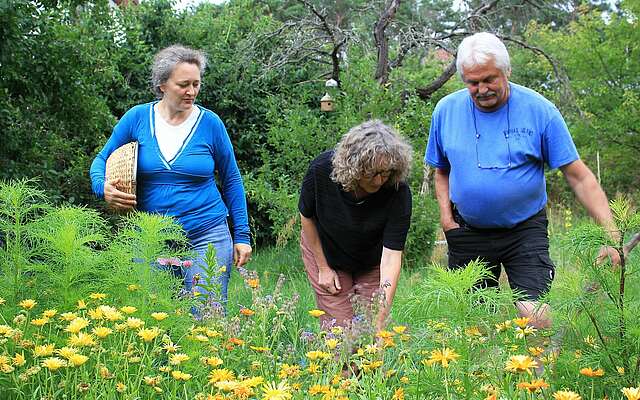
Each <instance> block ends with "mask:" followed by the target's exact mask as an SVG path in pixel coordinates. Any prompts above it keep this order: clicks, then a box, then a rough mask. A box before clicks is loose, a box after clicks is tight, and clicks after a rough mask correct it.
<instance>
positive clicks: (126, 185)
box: [104, 142, 138, 194]
mask: <svg viewBox="0 0 640 400" xmlns="http://www.w3.org/2000/svg"><path fill="white" fill-rule="evenodd" d="M137 173H138V142H131V143H127V144H125V145H122V146H120V147H118V148H117V149H116V150H115V151H114V152H113V153H111V155H110V156H109V158H108V159H107V168H106V171H105V174H104V178H105V180H106V181H107V182H108V181H110V180H113V179H120V183H119V184H118V187H117V189H118V190H120V191H123V192H125V193H129V194H136V175H137Z"/></svg>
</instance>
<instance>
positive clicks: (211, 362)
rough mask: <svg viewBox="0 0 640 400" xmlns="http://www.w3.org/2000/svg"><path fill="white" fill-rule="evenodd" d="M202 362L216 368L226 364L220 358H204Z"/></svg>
mask: <svg viewBox="0 0 640 400" xmlns="http://www.w3.org/2000/svg"><path fill="white" fill-rule="evenodd" d="M200 361H202V363H203V364H205V365H208V366H210V367H214V368H215V367H219V366H220V365H222V364H223V363H224V361H222V359H221V358H219V357H202V358H201V359H200Z"/></svg>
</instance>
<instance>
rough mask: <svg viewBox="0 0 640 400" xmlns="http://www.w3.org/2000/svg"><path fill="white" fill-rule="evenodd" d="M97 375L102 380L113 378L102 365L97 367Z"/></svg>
mask: <svg viewBox="0 0 640 400" xmlns="http://www.w3.org/2000/svg"><path fill="white" fill-rule="evenodd" d="M98 373H99V374H100V376H101V377H102V378H104V379H111V378H113V374H112V373H111V372H110V371H109V368H107V367H105V366H104V365H101V366H99V367H98Z"/></svg>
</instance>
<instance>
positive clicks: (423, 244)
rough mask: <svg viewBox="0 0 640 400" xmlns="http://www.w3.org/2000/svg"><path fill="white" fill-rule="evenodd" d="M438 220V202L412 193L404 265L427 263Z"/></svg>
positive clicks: (416, 266)
mask: <svg viewBox="0 0 640 400" xmlns="http://www.w3.org/2000/svg"><path fill="white" fill-rule="evenodd" d="M439 221H440V210H439V208H438V202H437V201H436V200H434V199H432V198H431V197H428V196H425V195H421V194H420V193H414V194H413V209H412V214H411V227H410V228H409V234H408V235H407V242H406V245H405V255H404V263H405V265H406V266H408V267H412V268H419V267H422V266H425V265H427V264H428V263H429V260H430V258H431V253H432V252H433V247H434V245H435V240H436V234H437V232H438V229H439V228H440V223H439Z"/></svg>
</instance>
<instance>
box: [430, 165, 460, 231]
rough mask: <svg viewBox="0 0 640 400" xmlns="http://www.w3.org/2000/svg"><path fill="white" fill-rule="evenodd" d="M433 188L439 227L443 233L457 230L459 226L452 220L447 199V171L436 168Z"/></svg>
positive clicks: (449, 203)
mask: <svg viewBox="0 0 640 400" xmlns="http://www.w3.org/2000/svg"><path fill="white" fill-rule="evenodd" d="M435 187H436V198H437V199H438V206H439V207H440V226H442V230H443V231H445V232H446V231H448V230H451V229H455V228H459V227H460V225H458V223H457V222H456V221H454V220H453V212H452V210H451V199H450V198H449V170H447V169H442V168H436V172H435Z"/></svg>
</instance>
